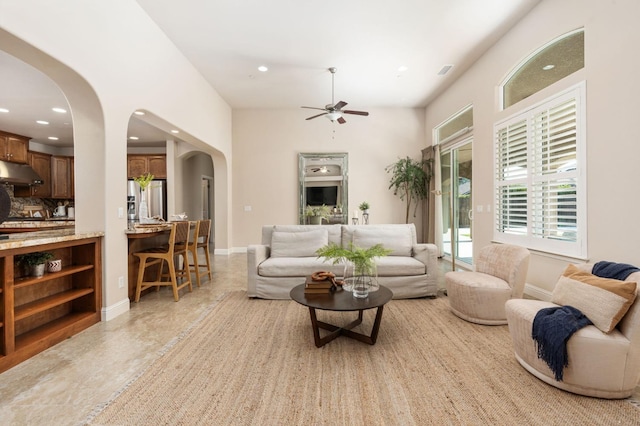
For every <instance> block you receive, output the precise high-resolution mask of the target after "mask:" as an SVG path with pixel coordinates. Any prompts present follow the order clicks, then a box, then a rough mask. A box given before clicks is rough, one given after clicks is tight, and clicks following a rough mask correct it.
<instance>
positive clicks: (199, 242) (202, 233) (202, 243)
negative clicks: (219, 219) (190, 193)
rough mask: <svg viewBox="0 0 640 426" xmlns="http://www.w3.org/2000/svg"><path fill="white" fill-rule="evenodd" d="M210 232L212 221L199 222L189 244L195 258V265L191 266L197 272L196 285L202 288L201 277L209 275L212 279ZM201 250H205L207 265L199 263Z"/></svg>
mask: <svg viewBox="0 0 640 426" xmlns="http://www.w3.org/2000/svg"><path fill="white" fill-rule="evenodd" d="M210 231H211V219H207V220H199V221H198V222H197V223H196V228H195V230H194V232H193V239H192V241H191V242H190V243H189V251H190V252H191V256H193V264H192V265H189V266H193V269H194V271H195V272H196V284H197V285H198V287H200V277H202V276H204V275H209V279H211V260H210V258H209V257H210V256H209V234H210V233H211V232H210ZM199 248H202V249H204V254H205V259H206V260H207V264H206V265H200V263H199V262H198V249H199ZM202 268H206V270H201V269H202Z"/></svg>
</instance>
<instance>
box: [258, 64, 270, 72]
mask: <svg viewBox="0 0 640 426" xmlns="http://www.w3.org/2000/svg"><path fill="white" fill-rule="evenodd" d="M258 71H260V72H267V71H269V68H267V67H265V66H264V65H260V66H259V67H258Z"/></svg>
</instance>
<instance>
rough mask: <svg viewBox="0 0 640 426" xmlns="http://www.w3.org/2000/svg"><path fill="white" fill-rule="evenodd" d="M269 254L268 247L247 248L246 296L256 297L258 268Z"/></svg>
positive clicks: (258, 245)
mask: <svg viewBox="0 0 640 426" xmlns="http://www.w3.org/2000/svg"><path fill="white" fill-rule="evenodd" d="M270 254H271V249H270V247H269V246H266V245H262V244H253V245H249V246H248V247H247V296H249V297H255V296H256V285H257V283H258V267H259V266H260V264H261V263H262V262H264V261H265V260H267V259H268V258H269V256H270Z"/></svg>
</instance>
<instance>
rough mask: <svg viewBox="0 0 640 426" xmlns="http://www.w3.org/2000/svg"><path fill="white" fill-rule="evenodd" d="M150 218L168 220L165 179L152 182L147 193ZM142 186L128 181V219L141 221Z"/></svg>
mask: <svg viewBox="0 0 640 426" xmlns="http://www.w3.org/2000/svg"><path fill="white" fill-rule="evenodd" d="M146 192H147V193H146V198H147V206H148V207H149V217H155V216H158V217H161V218H163V219H164V220H167V181H166V180H164V179H157V180H152V181H151V183H150V184H149V186H148V187H147V191H146ZM140 193H141V190H140V185H138V184H137V183H136V181H134V180H129V181H127V219H128V220H139V219H140V217H139V216H138V214H139V212H140V197H141V195H140Z"/></svg>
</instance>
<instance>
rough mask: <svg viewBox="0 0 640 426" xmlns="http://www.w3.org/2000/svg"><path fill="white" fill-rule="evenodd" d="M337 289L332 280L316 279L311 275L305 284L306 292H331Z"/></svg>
mask: <svg viewBox="0 0 640 426" xmlns="http://www.w3.org/2000/svg"><path fill="white" fill-rule="evenodd" d="M335 290H336V285H335V284H334V283H333V281H332V280H322V281H315V280H313V279H312V278H311V276H308V277H307V281H306V283H305V286H304V294H331V293H333V292H334V291H335Z"/></svg>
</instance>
